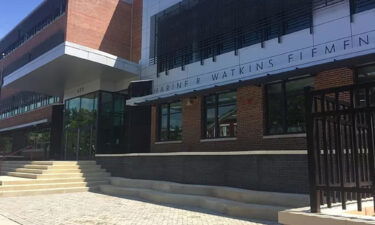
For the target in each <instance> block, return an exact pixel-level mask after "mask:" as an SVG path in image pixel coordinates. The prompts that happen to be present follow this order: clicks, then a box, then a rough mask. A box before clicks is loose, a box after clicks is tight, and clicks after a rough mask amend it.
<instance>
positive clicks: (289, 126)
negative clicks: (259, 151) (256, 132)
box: [266, 77, 313, 135]
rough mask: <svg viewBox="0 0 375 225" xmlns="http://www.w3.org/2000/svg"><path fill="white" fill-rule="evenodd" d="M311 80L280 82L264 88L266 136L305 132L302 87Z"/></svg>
mask: <svg viewBox="0 0 375 225" xmlns="http://www.w3.org/2000/svg"><path fill="white" fill-rule="evenodd" d="M312 85H313V78H312V77H305V78H299V79H294V80H287V81H280V82H276V83H272V84H268V85H267V86H266V101H267V104H266V106H267V108H266V134H268V135H276V134H295V133H304V132H306V126H305V97H304V87H306V86H312Z"/></svg>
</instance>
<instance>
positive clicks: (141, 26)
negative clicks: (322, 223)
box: [0, 0, 375, 192]
mask: <svg viewBox="0 0 375 225" xmlns="http://www.w3.org/2000/svg"><path fill="white" fill-rule="evenodd" d="M48 7H55V11H56V15H55V14H54V15H55V16H52V17H51V16H46V17H43V18H44V20H42V19H40V17H41V16H40V15H47V14H45V13H46V12H47V11H48V12H50V11H51V10H48V9H49V8H48ZM56 7H57V8H56ZM52 11H53V10H52ZM374 11H375V1H373V0H328V1H320V0H282V1H281V0H267V1H255V0H254V1H249V0H229V1H221V0H196V1H195V0H160V1H154V0H143V1H142V0H132V1H131V0H103V1H94V0H86V1H83V0H48V1H45V2H44V3H43V4H42V5H41V6H40V7H39V8H38V9H36V10H35V11H34V12H33V13H32V14H30V15H29V16H28V17H27V18H26V19H25V20H24V21H23V22H21V23H20V24H19V25H18V26H17V27H16V28H15V29H14V30H13V31H12V32H10V33H9V34H8V35H7V36H6V37H4V38H3V39H2V40H1V42H0V52H5V54H6V55H5V57H4V58H3V59H2V60H1V61H0V62H1V63H2V65H3V66H2V68H3V70H2V71H3V72H2V74H3V75H4V85H3V88H2V93H3V94H2V100H3V101H4V102H6V99H9V98H12V97H13V96H17V95H18V94H20V93H23V92H26V91H27V92H32V93H39V94H43V95H44V98H49V97H51V96H53V97H55V98H56V101H54V102H53V103H52V104H46V106H43V108H41V109H37V110H30V111H32V112H22V113H18V114H17V115H11V116H7V113H8V111H9V110H8V111H7V110H4V113H3V114H4V116H3V118H2V120H0V132H1V131H2V130H1V129H5V130H4V131H3V132H4V133H6V134H8V133H12V132H16V131H17V132H19V131H20V130H21V131H22V129H26V128H25V127H23V126H25V124H26V125H28V124H29V125H30V124H31V125H32V126H33V127H35V126H36V125H35V124H32V123H33V122H36V121H41V120H43V118H45V117H46V118H49V117H51V115H50V114H51V110H47V109H45V108H51V107H55V106H53V105H64V107H63V108H64V109H61V110H60V116H61V117H63V122H62V123H60V126H61V129H55V130H56V131H55V132H60V133H57V134H56V135H55V136H56V137H62V138H60V139H59V138H57V140H55V141H54V140H52V139H51V145H53V143H57V144H55V145H56V146H60V148H59V147H54V148H56V150H54V151H55V152H57V153H56V155H59V156H62V157H63V158H64V157H65V158H75V157H78V158H80V157H79V156H81V158H85V157H87V156H88V155H90V156H93V154H95V156H96V159H97V160H98V161H99V162H100V163H102V164H103V165H104V166H106V168H107V169H108V170H110V171H111V172H112V174H114V175H118V176H125V177H133V178H143V179H161V180H171V181H178V182H185V183H198V184H215V185H226V186H235V187H244V188H249V189H258V190H271V191H285V192H307V159H306V154H307V152H306V125H305V113H304V110H305V105H304V104H305V103H304V88H305V87H313V88H314V89H325V88H330V87H337V86H344V85H348V84H354V83H358V82H369V81H371V80H372V79H373V75H374V74H375V66H372V65H373V64H372V63H374V62H375V60H374V52H375V48H374V47H375V32H374V27H375V22H372V21H375V18H373V17H374V15H375V14H374ZM34 17H35V18H34ZM36 18H39V19H40V20H41V21H44V22H41V24H43V26H41V25H39V23H38V22H39V20H38V19H36ZM51 18H52V19H51ZM36 21H38V22H36ZM24 27H27V28H29V27H33V29H31V30H33V31H34V32H32V33H27V32H26V33H25V34H23V31H24V30H29V29H26V28H24ZM17 35H18V39H19V41H17V42H14V43H13V42H12V40H14V36H17ZM151 82H152V88H151V89H152V90H151V92H150V93H149V91H148V88H149V86H150V83H151ZM20 99H21V100H20V101H21V102H23V101H22V99H23V98H20ZM10 105H11V104H10ZM16 105H17V104H16ZM10 108H12V107H10ZM12 109H13V108H12ZM52 111H53V110H52ZM57 111H58V110H57ZM63 112H64V113H63ZM62 114H63V115H62ZM34 115H35V119H34ZM52 115H53V113H52ZM38 116H40V118H39V117H38ZM42 117H43V118H42ZM52 117H53V116H52ZM9 124H11V125H9ZM46 124H47V126H46V127H49V128H51V127H54V125H53V121H52V122H49V120H48V119H47V122H46ZM19 126H21V127H19ZM38 126H40V125H38ZM9 127H11V128H12V127H13V128H14V129H7V128H9ZM28 127H30V126H28ZM52 133H53V132H52ZM52 133H51V137H52V136H53V135H52ZM13 136H14V135H13ZM77 137H78V140H77ZM59 141H60V142H61V143H58V142H59ZM15 149H17V148H15ZM15 149H13V150H15ZM77 149H79V151H78V150H77ZM127 153H145V154H136V155H132V154H130V155H129V154H127ZM291 178H293V179H291Z"/></svg>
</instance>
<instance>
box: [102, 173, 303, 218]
mask: <svg viewBox="0 0 375 225" xmlns="http://www.w3.org/2000/svg"><path fill="white" fill-rule="evenodd" d="M99 188H100V191H101V192H102V193H104V194H109V195H115V196H129V197H135V198H140V199H143V200H147V201H151V202H155V203H160V204H172V205H176V206H183V207H194V208H201V209H206V210H209V211H212V212H215V213H221V214H225V215H227V216H233V217H242V218H248V219H260V220H269V221H277V217H278V212H279V211H283V210H286V209H290V208H299V207H304V206H307V205H308V204H309V198H308V196H307V195H300V194H286V193H275V192H261V191H251V190H244V189H238V188H229V187H219V186H204V185H188V184H179V183H172V182H164V181H151V180H134V179H126V178H117V177H112V178H110V184H107V185H100V186H99Z"/></svg>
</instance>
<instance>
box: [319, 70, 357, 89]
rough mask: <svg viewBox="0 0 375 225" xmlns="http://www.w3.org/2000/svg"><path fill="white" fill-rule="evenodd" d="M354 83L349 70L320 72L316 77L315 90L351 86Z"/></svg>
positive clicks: (351, 72)
mask: <svg viewBox="0 0 375 225" xmlns="http://www.w3.org/2000/svg"><path fill="white" fill-rule="evenodd" d="M353 83H354V72H353V70H352V69H349V68H339V69H332V70H327V71H322V72H320V73H318V74H317V75H316V78H315V89H317V90H318V89H326V88H331V87H339V86H345V85H351V84H353Z"/></svg>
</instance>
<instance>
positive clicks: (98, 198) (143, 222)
mask: <svg viewBox="0 0 375 225" xmlns="http://www.w3.org/2000/svg"><path fill="white" fill-rule="evenodd" d="M0 206H1V207H0V218H3V219H5V218H8V219H9V224H22V225H208V224H209V225H211V224H212V225H257V224H258V225H262V224H263V225H265V224H267V225H276V223H272V222H262V221H255V220H254V221H248V220H241V219H235V218H228V217H223V216H221V215H218V214H212V213H208V212H207V211H204V210H196V209H188V208H186V209H181V208H174V207H173V206H165V205H164V206H162V205H156V204H152V203H148V202H142V201H137V200H132V199H126V198H118V197H113V196H108V195H102V194H97V193H90V192H84V193H71V194H56V195H45V196H28V197H11V198H0ZM1 221H2V220H0V222H1ZM1 224H3V223H1ZM4 224H6V223H5V222H4Z"/></svg>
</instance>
